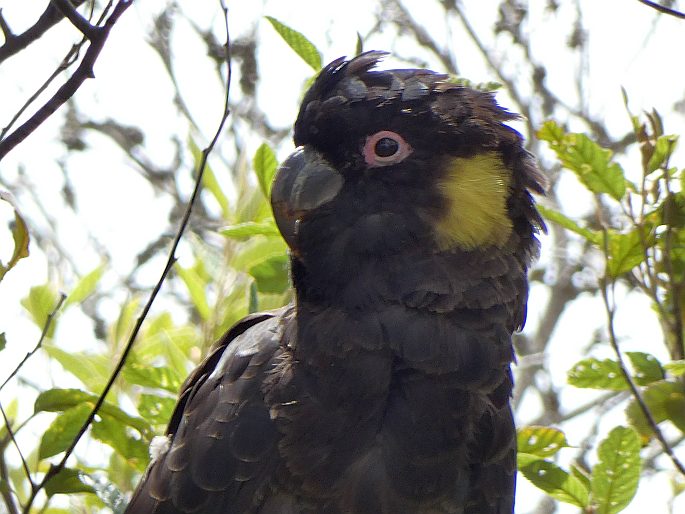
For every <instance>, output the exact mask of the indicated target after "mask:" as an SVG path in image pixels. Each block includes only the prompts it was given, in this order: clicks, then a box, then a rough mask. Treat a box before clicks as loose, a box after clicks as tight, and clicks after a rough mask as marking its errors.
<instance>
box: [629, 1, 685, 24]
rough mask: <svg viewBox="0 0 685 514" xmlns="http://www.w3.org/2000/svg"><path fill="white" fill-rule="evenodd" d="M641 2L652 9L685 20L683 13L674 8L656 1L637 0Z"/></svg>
mask: <svg viewBox="0 0 685 514" xmlns="http://www.w3.org/2000/svg"><path fill="white" fill-rule="evenodd" d="M637 1H638V2H640V3H641V4H645V5H646V6H648V7H651V8H652V9H655V10H657V11H659V12H660V13H664V14H668V15H670V16H675V17H676V18H680V19H681V20H685V13H682V12H680V11H676V10H675V9H671V8H669V7H666V6H664V5H661V4H657V3H656V2H650V1H649V0H637Z"/></svg>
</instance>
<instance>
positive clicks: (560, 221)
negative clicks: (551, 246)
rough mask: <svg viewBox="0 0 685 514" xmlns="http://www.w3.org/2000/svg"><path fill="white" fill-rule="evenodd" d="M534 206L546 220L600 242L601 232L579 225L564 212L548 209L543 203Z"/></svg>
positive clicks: (596, 242) (589, 239)
mask: <svg viewBox="0 0 685 514" xmlns="http://www.w3.org/2000/svg"><path fill="white" fill-rule="evenodd" d="M536 208H537V209H538V210H539V211H540V214H542V216H543V217H544V218H545V219H546V220H549V221H552V222H553V223H556V224H557V225H560V226H562V227H564V228H565V229H567V230H570V231H571V232H574V233H575V234H578V235H579V236H581V237H583V238H585V239H587V240H588V241H590V242H592V243H594V244H596V245H599V244H601V242H602V234H600V233H599V232H596V231H594V230H590V229H588V228H583V227H581V226H580V225H578V224H577V223H576V222H575V221H573V220H572V219H571V218H568V217H566V216H565V215H564V214H562V213H560V212H558V211H555V210H554V209H550V208H548V207H545V206H543V205H537V206H536Z"/></svg>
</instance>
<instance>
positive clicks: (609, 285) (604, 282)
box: [600, 230, 685, 476]
mask: <svg viewBox="0 0 685 514" xmlns="http://www.w3.org/2000/svg"><path fill="white" fill-rule="evenodd" d="M608 257H609V234H608V232H607V231H606V230H604V258H605V262H606V265H605V271H604V277H603V278H602V279H601V281H600V282H601V287H600V291H601V293H602V300H603V301H604V309H605V311H606V316H607V331H608V332H609V343H610V344H611V347H612V348H613V350H614V353H615V354H616V359H617V361H618V365H619V367H620V368H621V373H622V374H623V377H624V378H625V380H626V383H627V384H628V387H629V388H630V392H631V393H632V395H633V397H634V398H635V401H636V402H637V404H638V405H639V406H640V410H641V411H642V414H643V415H644V417H645V419H646V420H647V424H648V425H649V427H650V428H651V429H652V431H653V432H654V435H655V437H656V438H657V440H658V441H659V443H660V444H661V447H662V448H663V450H664V453H665V454H666V455H668V456H669V457H670V458H671V461H672V462H673V465H674V466H675V467H676V469H677V470H678V471H679V472H680V473H681V474H682V475H683V476H685V466H684V465H683V463H682V462H680V460H679V459H678V457H676V455H675V453H673V449H672V448H671V447H670V446H669V444H668V441H666V438H665V437H664V434H663V433H662V432H661V429H660V428H659V425H658V424H657V422H656V420H655V419H654V416H652V412H651V411H650V410H649V407H648V406H647V404H646V403H645V400H644V398H643V397H642V394H641V393H640V390H639V389H638V387H637V385H636V384H635V382H634V381H633V377H632V376H631V375H630V373H629V372H628V368H627V367H626V364H625V361H624V360H623V354H622V353H621V349H620V348H619V346H618V341H617V340H616V332H615V331H614V315H615V307H614V305H613V302H612V300H613V298H614V295H615V292H614V287H615V282H614V280H611V279H609V264H608V263H609V259H608ZM609 289H611V299H610V298H609Z"/></svg>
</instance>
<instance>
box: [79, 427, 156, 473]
mask: <svg viewBox="0 0 685 514" xmlns="http://www.w3.org/2000/svg"><path fill="white" fill-rule="evenodd" d="M91 434H92V436H93V437H94V438H95V439H97V440H98V441H101V442H103V443H105V444H106V445H108V446H110V447H111V448H112V449H113V450H114V451H115V452H117V453H118V454H119V455H121V456H122V457H123V458H124V459H126V461H127V462H128V463H129V464H130V465H132V466H133V467H134V468H136V469H137V470H138V471H140V472H143V471H145V468H146V467H147V464H148V461H149V460H150V459H149V454H148V445H147V443H146V442H145V441H143V440H142V439H140V438H135V437H132V436H131V435H130V434H129V433H128V432H127V430H126V426H125V425H122V424H120V423H116V422H112V420H107V419H105V420H103V421H95V422H93V425H92V431H91Z"/></svg>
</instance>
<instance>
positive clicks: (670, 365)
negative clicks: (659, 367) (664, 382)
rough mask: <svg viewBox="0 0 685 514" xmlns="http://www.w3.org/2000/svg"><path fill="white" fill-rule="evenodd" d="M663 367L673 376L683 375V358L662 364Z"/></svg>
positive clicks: (684, 366) (684, 365) (684, 369)
mask: <svg viewBox="0 0 685 514" xmlns="http://www.w3.org/2000/svg"><path fill="white" fill-rule="evenodd" d="M664 368H665V369H666V371H668V373H669V374H670V375H672V376H674V377H681V376H683V375H685V360H677V361H671V362H667V363H666V364H664Z"/></svg>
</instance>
